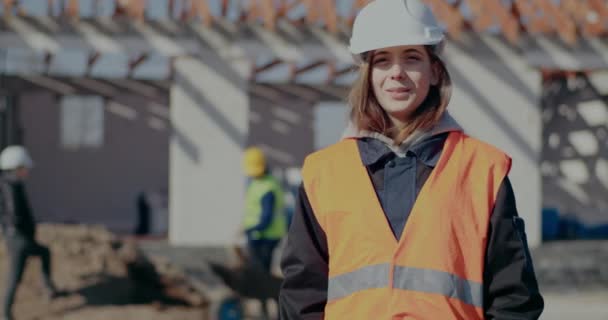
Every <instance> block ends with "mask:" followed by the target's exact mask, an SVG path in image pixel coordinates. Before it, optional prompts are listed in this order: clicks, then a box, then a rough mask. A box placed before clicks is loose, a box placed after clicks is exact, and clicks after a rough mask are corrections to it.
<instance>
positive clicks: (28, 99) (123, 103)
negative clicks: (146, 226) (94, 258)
mask: <svg viewBox="0 0 608 320" xmlns="http://www.w3.org/2000/svg"><path fill="white" fill-rule="evenodd" d="M76 82H77V81H76ZM80 93H81V92H76V94H80ZM83 93H84V92H83ZM85 94H89V93H85ZM59 99H60V96H58V95H56V94H54V93H52V92H51V91H43V90H38V91H28V92H25V93H23V94H21V95H20V97H19V104H20V108H21V109H20V112H21V121H22V125H23V128H24V142H25V145H26V146H27V147H28V148H29V149H30V152H31V153H32V157H33V158H34V161H35V165H36V167H35V168H34V170H33V172H32V175H31V178H30V180H29V182H28V189H29V192H30V197H31V202H32V206H33V209H34V212H35V215H36V217H37V218H39V219H40V220H42V221H52V222H77V223H99V224H103V225H106V226H108V227H110V228H111V229H113V230H115V231H119V232H130V231H131V230H132V228H133V226H134V224H135V221H136V220H135V219H136V211H135V197H136V195H137V193H138V192H140V191H142V190H159V189H166V188H167V183H168V148H169V144H168V140H169V127H170V125H169V123H168V119H167V117H168V109H167V103H168V101H167V100H168V95H167V94H166V92H165V94H164V96H161V97H159V98H158V99H150V98H146V97H143V96H141V95H137V94H132V93H126V91H122V92H121V93H119V94H117V95H116V96H115V97H112V98H111V99H106V100H105V111H104V129H103V131H104V137H103V144H102V145H101V146H100V147H99V148H79V149H66V148H64V147H63V146H62V143H61V140H60V139H61V128H60V123H61V120H60V115H61V108H60V105H59ZM117 110H122V111H123V113H120V112H118V113H117ZM163 114H164V116H163Z"/></svg>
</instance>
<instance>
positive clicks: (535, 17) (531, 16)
mask: <svg viewBox="0 0 608 320" xmlns="http://www.w3.org/2000/svg"><path fill="white" fill-rule="evenodd" d="M513 4H514V5H515V8H516V9H517V11H519V12H520V14H521V15H522V16H523V17H525V18H527V19H528V24H527V25H526V29H527V30H528V31H529V32H530V33H533V34H534V33H543V32H549V31H551V23H550V22H549V20H548V19H547V18H546V17H543V16H539V13H540V9H539V8H538V7H537V6H536V4H534V3H533V2H531V1H530V0H515V2H514V3H513Z"/></svg>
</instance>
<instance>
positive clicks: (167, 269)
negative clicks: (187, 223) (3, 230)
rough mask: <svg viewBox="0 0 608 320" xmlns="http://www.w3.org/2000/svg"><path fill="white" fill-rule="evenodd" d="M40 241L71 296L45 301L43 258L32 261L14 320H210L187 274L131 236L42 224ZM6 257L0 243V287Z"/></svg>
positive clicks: (57, 279) (55, 274)
mask: <svg viewBox="0 0 608 320" xmlns="http://www.w3.org/2000/svg"><path fill="white" fill-rule="evenodd" d="M38 240H39V241H40V242H41V243H42V244H44V245H48V246H49V249H50V250H51V255H52V267H53V279H54V280H55V282H56V284H57V287H58V288H59V289H60V290H62V291H66V292H67V294H66V295H65V296H62V297H60V298H57V299H55V300H52V301H47V300H46V299H43V298H42V297H43V296H44V295H43V286H42V281H41V274H40V261H39V259H37V258H32V259H30V260H29V261H28V264H27V267H26V270H25V274H24V277H23V281H22V284H21V286H20V288H19V290H18V291H17V297H16V304H15V308H14V313H15V316H16V319H41V320H42V319H87V320H95V319H150V320H157V319H159V320H160V319H183V320H189V319H192V320H195V319H196V320H201V319H205V318H206V316H205V315H206V309H207V305H208V303H207V301H206V299H205V298H204V297H203V296H202V295H200V294H199V293H197V292H196V291H195V290H193V288H192V287H191V286H190V285H189V284H188V282H187V281H186V279H185V277H184V275H183V273H182V272H181V271H179V270H178V269H176V268H174V267H173V266H172V265H171V264H169V263H168V262H167V261H163V260H162V259H153V260H149V259H147V258H145V257H144V256H143V255H142V254H141V253H140V252H139V250H138V249H137V246H136V244H135V242H134V241H133V240H129V239H120V238H118V237H116V236H115V235H113V234H112V233H110V232H108V231H107V230H106V229H104V228H102V227H94V226H73V225H41V226H39V229H38ZM7 266H8V260H7V255H6V247H5V245H4V240H3V239H2V240H1V243H0V287H2V288H4V285H5V280H6V279H5V277H6V276H5V275H6V271H7V270H6V268H7Z"/></svg>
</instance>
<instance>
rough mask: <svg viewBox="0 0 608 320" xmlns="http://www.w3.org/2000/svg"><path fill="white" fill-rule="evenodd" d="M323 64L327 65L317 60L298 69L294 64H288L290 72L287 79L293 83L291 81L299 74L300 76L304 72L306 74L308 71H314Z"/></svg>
mask: <svg viewBox="0 0 608 320" xmlns="http://www.w3.org/2000/svg"><path fill="white" fill-rule="evenodd" d="M325 64H327V61H321V60H319V61H315V62H312V63H309V64H307V65H305V66H303V67H300V68H298V66H297V65H296V64H295V63H291V64H290V69H291V70H290V73H289V79H290V81H293V80H295V78H296V77H297V76H298V75H299V74H302V73H304V72H308V71H310V70H313V69H316V68H318V67H320V66H323V65H325Z"/></svg>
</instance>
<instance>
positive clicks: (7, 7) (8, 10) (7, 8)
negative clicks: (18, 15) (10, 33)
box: [2, 0, 15, 19]
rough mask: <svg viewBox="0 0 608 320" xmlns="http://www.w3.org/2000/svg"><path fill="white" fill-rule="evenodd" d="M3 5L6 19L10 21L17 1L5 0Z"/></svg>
mask: <svg viewBox="0 0 608 320" xmlns="http://www.w3.org/2000/svg"><path fill="white" fill-rule="evenodd" d="M2 4H3V7H4V19H8V18H9V17H10V16H11V14H12V12H13V7H14V6H15V0H3V1H2Z"/></svg>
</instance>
